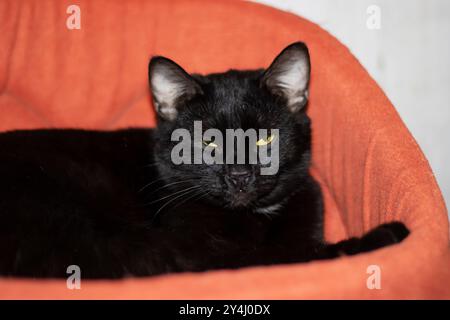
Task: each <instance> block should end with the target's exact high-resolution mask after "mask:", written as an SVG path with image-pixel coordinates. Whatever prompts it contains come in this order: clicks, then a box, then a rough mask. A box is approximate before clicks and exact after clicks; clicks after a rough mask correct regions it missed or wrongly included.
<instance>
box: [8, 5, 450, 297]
mask: <svg viewBox="0 0 450 320" xmlns="http://www.w3.org/2000/svg"><path fill="white" fill-rule="evenodd" d="M76 3H77V5H78V6H79V7H80V9H81V16H80V18H81V24H80V27H81V29H74V30H71V29H68V28H67V27H66V20H67V18H69V16H70V13H67V12H66V10H67V8H68V6H69V5H72V4H73V1H56V0H55V1H47V0H39V1H37V0H36V1H31V0H30V1H26V0H24V1H13V0H9V1H8V0H7V1H1V2H0V34H1V37H0V48H1V50H0V130H1V131H6V130H13V129H25V128H26V129H31V128H55V127H58V128H67V127H72V128H73V127H76V128H88V129H102V130H110V129H116V128H124V127H136V126H139V127H148V126H152V125H154V124H155V122H154V115H153V112H152V109H151V105H150V104H151V102H150V95H149V90H148V83H147V64H148V61H149V58H150V56H151V55H154V54H161V55H165V56H168V57H170V58H172V59H174V60H175V61H177V62H178V63H180V64H181V65H182V66H184V67H185V68H186V69H187V70H188V71H190V72H201V73H208V72H213V71H224V70H226V69H229V68H260V67H266V66H268V64H269V63H270V62H271V61H272V59H273V58H274V57H275V55H276V54H277V53H278V52H279V51H280V50H281V49H282V48H284V47H285V46H286V45H288V44H290V43H292V42H294V41H299V40H302V41H304V42H306V43H307V44H308V46H309V48H310V52H311V59H312V83H311V99H310V105H309V111H308V112H309V114H310V116H311V118H312V124H313V167H312V172H313V174H314V176H315V177H316V178H317V179H318V180H319V181H320V183H321V186H322V188H323V191H324V194H325V206H326V213H325V219H326V226H325V227H326V230H325V231H326V232H325V233H326V237H327V239H328V240H329V241H337V240H341V239H343V238H346V237H349V236H359V235H361V234H363V233H364V232H366V231H368V230H369V229H371V228H373V227H375V226H377V225H378V224H380V223H383V222H387V221H391V220H400V221H403V222H404V223H405V224H406V225H407V226H408V228H409V229H410V230H411V231H412V232H411V235H410V236H409V237H408V238H407V239H406V240H405V241H403V242H402V243H400V244H398V245H395V246H391V247H386V248H383V249H381V250H377V251H374V252H371V253H367V254H361V255H358V256H354V257H343V258H340V259H336V260H330V261H320V262H312V263H305V264H294V265H279V266H271V267H252V268H245V269H240V270H234V271H229V270H224V271H214V272H205V273H185V274H175V275H167V276H159V277H153V278H144V279H126V280H119V281H87V280H86V281H83V280H82V282H81V290H69V289H67V287H66V281H64V280H30V279H5V278H4V279H0V298H45V299H46V298H57V299H59V298H61V299H63V298H64V299H65V298H69V299H90V298H152V299H153V298H175V299H179V298H182V299H198V298H199V299H203V298H208V299H209V298H222V299H235V298H236V299H238V298H239V299H260V298H262V299H266V298H267V299H298V298H368V299H372V298H450V270H449V269H450V251H449V224H448V217H447V210H446V208H445V205H444V201H443V199H442V196H441V192H440V190H439V187H438V186H437V184H436V181H435V178H434V176H433V173H432V171H431V169H430V167H429V165H428V162H427V160H426V159H425V158H424V156H423V154H422V152H421V151H420V149H419V147H418V146H417V144H416V142H415V141H414V139H413V137H412V136H411V134H410V133H409V132H408V130H407V129H406V127H405V125H404V124H403V123H402V121H401V119H400V118H399V116H398V114H397V112H396V111H395V109H394V107H393V106H392V104H391V103H390V102H389V100H388V99H387V98H386V96H385V95H384V94H383V92H382V91H381V90H380V88H379V87H378V85H377V84H376V83H375V82H374V81H373V80H372V79H371V78H370V76H369V75H368V74H367V72H366V71H365V70H364V68H363V67H361V65H360V64H359V63H358V61H357V60H356V59H355V58H354V57H353V56H352V55H351V54H350V52H349V51H348V49H347V48H345V47H344V46H343V45H342V44H340V43H339V42H338V41H337V40H336V39H335V38H333V37H332V36H330V35H329V34H328V33H327V32H325V31H324V30H322V29H321V28H320V27H318V26H317V25H315V24H313V23H311V22H308V21H306V20H304V19H301V18H299V17H297V16H294V15H292V14H287V13H284V12H280V11H277V10H275V9H271V8H268V7H265V6H262V5H258V4H254V3H249V2H241V1H225V0H221V1H205V0H194V1H192V0H189V1H188V0H172V1H101V0H98V1H87V0H86V1H82V0H79V1H76ZM430 130H431V128H430ZM0 152H1V150H0ZM0 196H1V195H0ZM292 245H293V246H295V243H293V244H292ZM0 258H1V253H0ZM371 265H377V266H379V268H380V270H381V281H380V284H381V289H369V288H368V286H367V280H368V278H369V277H370V276H371V274H370V273H368V270H369V271H371V269H370V268H369V266H371ZM368 268H369V269H368Z"/></svg>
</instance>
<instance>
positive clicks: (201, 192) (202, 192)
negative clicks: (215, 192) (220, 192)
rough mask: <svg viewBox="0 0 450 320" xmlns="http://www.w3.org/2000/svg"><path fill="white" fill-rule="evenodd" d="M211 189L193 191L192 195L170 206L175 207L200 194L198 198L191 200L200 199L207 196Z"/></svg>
mask: <svg viewBox="0 0 450 320" xmlns="http://www.w3.org/2000/svg"><path fill="white" fill-rule="evenodd" d="M211 192H212V191H206V192H205V191H204V190H200V192H197V193H194V194H193V195H191V196H189V197H188V198H186V199H184V200H182V201H181V202H178V203H177V204H176V205H175V206H173V207H172V209H175V208H176V207H178V206H180V205H182V204H183V203H186V202H188V201H189V200H191V199H193V198H195V197H198V196H200V197H199V198H196V199H194V200H193V201H197V200H200V199H201V198H203V197H205V196H207V195H208V194H210V193H211Z"/></svg>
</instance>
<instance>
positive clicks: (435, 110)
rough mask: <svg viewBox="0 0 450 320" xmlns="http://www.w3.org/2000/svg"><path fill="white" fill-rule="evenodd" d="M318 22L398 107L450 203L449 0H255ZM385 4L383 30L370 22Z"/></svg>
mask: <svg viewBox="0 0 450 320" xmlns="http://www.w3.org/2000/svg"><path fill="white" fill-rule="evenodd" d="M254 1H256V2H260V3H264V4H268V5H271V6H274V7H277V8H279V9H282V10H286V11H291V12H293V13H295V14H297V15H300V16H302V17H305V18H307V19H309V20H311V21H313V22H316V23H318V24H319V25H320V26H322V28H324V29H326V30H327V31H329V32H330V33H331V34H333V35H334V36H335V37H337V38H338V39H339V40H340V41H341V42H342V43H344V44H345V45H347V47H349V48H350V50H351V51H352V52H353V54H354V55H355V56H356V57H357V58H358V59H359V61H360V62H361V63H362V65H364V66H365V68H366V69H367V70H368V71H369V73H370V74H371V75H372V77H373V78H375V80H376V81H377V82H378V83H379V84H380V86H381V87H382V88H383V90H384V91H385V93H386V94H387V96H388V97H389V98H390V100H391V101H392V102H393V104H394V105H395V106H396V108H397V110H398V112H399V113H400V115H401V116H402V118H403V120H404V122H405V123H406V125H407V126H408V128H409V129H410V131H411V132H412V133H413V135H414V137H415V138H416V140H417V141H418V143H419V145H420V146H421V148H422V150H423V151H424V153H425V154H426V156H427V158H428V160H429V161H430V164H431V166H432V168H433V170H434V173H435V175H436V177H437V180H438V182H439V185H440V187H441V189H442V192H443V193H444V197H445V199H446V203H447V205H449V204H450V143H449V139H450V1H449V0H254ZM371 5H377V6H378V7H379V8H380V13H381V14H380V26H381V28H380V29H378V30H376V29H375V30H374V29H369V28H368V27H367V25H366V22H367V19H368V18H369V14H368V13H367V12H366V11H367V8H368V7H369V6H371Z"/></svg>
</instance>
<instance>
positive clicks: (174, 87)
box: [148, 56, 202, 121]
mask: <svg viewBox="0 0 450 320" xmlns="http://www.w3.org/2000/svg"><path fill="white" fill-rule="evenodd" d="M148 73H149V81H150V87H151V89H152V95H153V104H154V106H155V109H156V112H157V113H158V114H159V115H160V116H161V117H162V118H163V119H165V120H169V121H172V120H174V119H176V117H177V115H178V112H179V108H180V107H181V106H182V105H183V103H184V102H186V101H188V100H190V99H192V98H193V97H194V96H196V95H197V94H201V93H202V89H201V87H200V85H199V84H198V83H197V81H196V80H195V79H194V78H193V77H191V76H190V75H189V74H188V73H187V72H186V71H184V69H183V68H181V67H180V66H179V65H178V64H176V63H175V62H173V61H172V60H170V59H167V58H165V57H160V56H157V57H153V58H152V59H151V60H150V63H149V71H148Z"/></svg>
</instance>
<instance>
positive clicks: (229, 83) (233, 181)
mask: <svg viewBox="0 0 450 320" xmlns="http://www.w3.org/2000/svg"><path fill="white" fill-rule="evenodd" d="M309 74H310V61H309V54H308V50H307V47H306V46H305V45H304V44H303V43H294V44H292V45H290V46H288V47H287V48H286V49H285V50H283V51H282V52H281V53H280V55H278V57H277V58H276V59H275V60H274V62H273V63H272V65H271V66H270V67H269V68H268V69H267V70H256V71H235V70H231V71H228V72H226V73H220V74H211V75H207V76H200V75H189V74H188V73H186V72H185V71H184V70H183V69H182V68H181V67H180V66H178V65H177V64H175V63H174V62H173V61H171V60H169V59H166V58H163V57H155V58H153V59H152V60H151V62H150V66H149V76H150V84H151V88H152V93H153V100H154V106H155V109H156V111H157V114H158V127H157V128H156V129H153V130H150V129H129V130H119V131H113V132H100V131H83V130H35V131H15V132H8V133H2V134H0V177H1V179H0V253H1V259H0V275H2V276H25V277H66V276H67V274H66V269H67V267H68V266H69V265H78V266H79V267H80V268H81V274H82V277H83V278H119V277H124V276H128V275H130V276H148V275H156V274H162V273H169V272H182V271H204V270H210V269H218V268H239V267H245V266H250V265H258V264H260V265H268V264H278V263H293V262H301V261H309V260H312V259H325V258H333V257H337V256H339V255H341V254H355V253H359V252H364V251H368V250H373V249H376V248H379V247H383V246H386V245H389V244H393V243H396V242H399V241H401V240H402V239H403V238H405V237H406V236H407V235H408V230H407V229H406V227H405V226H404V225H403V224H401V223H397V222H394V223H391V224H387V225H382V226H380V227H378V228H376V229H374V230H372V231H371V232H370V233H368V234H367V235H365V236H364V237H362V238H353V239H349V240H345V241H342V242H340V243H338V244H331V245H328V244H326V243H324V240H323V213H322V198H321V192H320V188H319V186H318V184H317V183H316V182H315V181H314V180H313V179H312V178H311V176H310V175H309V172H308V167H309V162H310V143H311V134H310V119H309V118H308V116H307V115H306V113H305V107H306V104H307V100H308V84H309ZM198 120H201V121H202V126H203V127H202V130H203V131H205V130H207V129H211V128H215V129H218V130H219V131H220V132H225V131H226V129H243V130H247V129H277V130H278V135H277V136H274V135H271V136H269V137H267V136H266V137H265V138H261V139H262V140H258V141H257V145H256V146H253V148H254V149H258V148H260V146H261V148H262V146H264V147H265V148H267V149H268V150H269V152H274V150H271V148H272V146H271V144H272V143H273V144H274V145H275V142H274V141H275V140H274V139H277V140H276V141H277V148H278V150H277V152H278V154H277V155H278V170H277V172H276V174H272V175H262V174H261V171H260V170H261V168H263V167H264V165H263V164H262V163H260V162H258V163H253V164H249V163H247V162H245V163H244V164H242V163H241V164H217V163H216V164H205V163H202V164H175V163H174V161H173V153H172V151H173V150H174V147H175V146H176V144H177V142H176V141H172V140H173V139H172V133H173V132H174V130H175V129H180V128H183V129H186V130H187V132H191V133H192V131H193V126H194V121H198ZM258 138H259V137H258ZM202 142H203V143H201V145H200V146H199V145H196V144H195V143H192V146H193V148H192V152H193V153H194V152H195V148H200V149H202V148H210V149H211V148H213V149H216V150H213V151H212V153H220V152H221V150H220V149H219V148H216V147H217V145H216V144H215V143H214V142H213V141H210V140H203V141H202ZM260 142H261V143H260ZM186 156H191V154H186ZM245 159H246V160H248V154H247V153H246V155H245Z"/></svg>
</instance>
